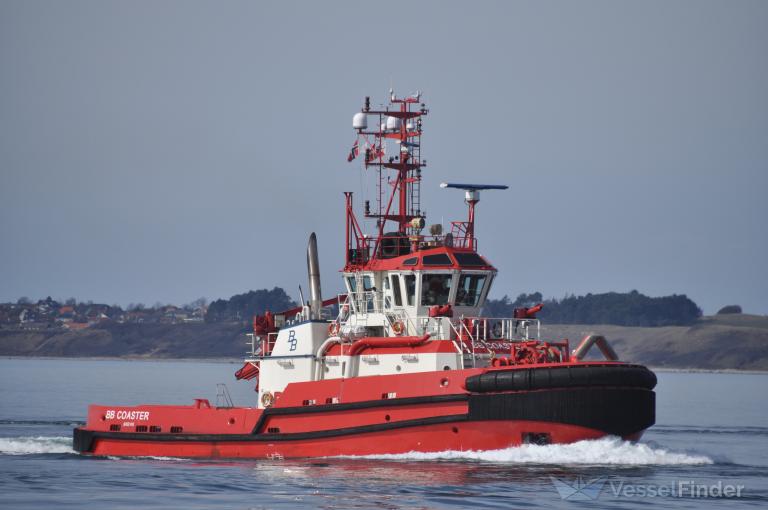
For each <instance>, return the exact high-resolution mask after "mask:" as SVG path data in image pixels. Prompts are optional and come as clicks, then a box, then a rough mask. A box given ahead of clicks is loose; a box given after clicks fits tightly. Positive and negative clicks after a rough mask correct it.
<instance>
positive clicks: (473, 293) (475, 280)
mask: <svg viewBox="0 0 768 510" xmlns="http://www.w3.org/2000/svg"><path fill="white" fill-rule="evenodd" d="M487 279H488V275H484V274H462V275H461V278H459V289H458V290H457V291H456V306H477V304H478V302H479V301H480V296H481V295H482V293H483V287H484V286H485V282H486V280H487Z"/></svg>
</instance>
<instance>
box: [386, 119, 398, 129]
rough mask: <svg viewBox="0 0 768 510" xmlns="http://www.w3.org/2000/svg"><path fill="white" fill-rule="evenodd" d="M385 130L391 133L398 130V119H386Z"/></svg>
mask: <svg viewBox="0 0 768 510" xmlns="http://www.w3.org/2000/svg"><path fill="white" fill-rule="evenodd" d="M387 129H388V130H392V131H395V130H397V129H400V119H398V118H397V117H387Z"/></svg>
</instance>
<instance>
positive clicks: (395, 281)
mask: <svg viewBox="0 0 768 510" xmlns="http://www.w3.org/2000/svg"><path fill="white" fill-rule="evenodd" d="M392 294H393V295H394V297H395V306H403V295H402V293H401V291H400V277H399V276H398V275H396V274H393V275H392Z"/></svg>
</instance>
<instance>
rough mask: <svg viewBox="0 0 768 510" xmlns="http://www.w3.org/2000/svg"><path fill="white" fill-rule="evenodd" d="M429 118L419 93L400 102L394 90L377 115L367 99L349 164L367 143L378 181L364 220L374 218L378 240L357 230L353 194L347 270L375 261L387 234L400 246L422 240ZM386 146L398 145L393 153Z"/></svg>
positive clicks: (366, 160) (355, 122) (366, 153)
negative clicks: (425, 140) (373, 202)
mask: <svg viewBox="0 0 768 510" xmlns="http://www.w3.org/2000/svg"><path fill="white" fill-rule="evenodd" d="M428 113H429V110H428V109H427V107H426V105H425V104H424V103H422V102H421V93H420V92H417V93H416V94H413V95H411V96H408V97H403V98H398V97H397V96H395V94H394V92H393V91H392V90H391V89H390V91H389V103H388V105H386V106H384V107H383V108H382V109H378V110H377V109H371V101H370V97H366V98H365V103H364V106H363V108H362V109H361V111H360V112H359V113H357V114H356V115H355V116H354V119H353V127H354V128H355V130H356V131H357V134H358V141H357V142H356V143H355V146H353V154H351V155H350V160H351V159H354V157H355V156H356V152H354V151H356V150H357V147H358V145H357V144H358V143H359V141H360V140H361V138H362V139H363V140H364V142H365V148H364V164H365V167H366V168H375V169H376V172H377V178H378V184H377V193H376V207H375V209H374V210H371V208H370V204H369V203H368V202H367V201H366V203H365V217H366V218H374V219H376V227H377V235H376V239H375V240H373V243H371V242H370V241H371V240H370V239H369V238H366V237H365V236H364V235H363V234H362V232H361V231H359V226H358V225H357V220H356V219H355V218H354V213H353V211H352V207H351V206H352V204H351V196H352V195H351V193H348V194H345V195H346V197H347V198H346V202H347V204H346V213H347V232H348V235H347V265H349V264H350V263H351V264H356V263H365V262H367V260H368V258H369V257H373V258H377V257H378V255H379V249H380V247H381V244H382V241H384V239H385V238H386V237H390V238H391V237H392V236H391V235H390V236H387V233H388V232H389V233H390V234H391V233H396V234H397V237H398V240H397V242H398V243H399V242H401V241H402V239H407V238H408V237H409V236H413V235H418V234H419V232H420V231H421V229H422V228H423V227H424V224H425V214H424V212H423V211H422V210H421V170H422V168H424V167H426V165H427V162H426V160H423V159H422V158H421V135H422V117H423V116H425V115H427V114H428ZM369 120H371V121H376V123H375V125H374V126H372V128H371V129H369V128H368V122H369ZM388 142H394V148H392V147H391V145H392V144H391V143H388ZM393 149H394V150H393ZM389 223H394V224H395V225H396V229H395V228H393V229H389V228H387V227H388V224H389ZM393 227H394V225H393ZM350 230H351V235H350V234H349V232H350ZM371 248H373V250H372V253H370V249H371ZM361 255H362V256H361ZM363 259H364V260H363Z"/></svg>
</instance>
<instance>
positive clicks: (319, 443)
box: [92, 421, 642, 459]
mask: <svg viewBox="0 0 768 510" xmlns="http://www.w3.org/2000/svg"><path fill="white" fill-rule="evenodd" d="M529 430H540V431H548V433H549V434H550V435H551V443H553V444H554V443H573V442H575V441H580V440H584V439H597V438H600V437H603V436H605V435H606V434H605V432H602V431H599V430H592V429H587V428H583V427H577V426H571V425H560V424H556V423H545V422H513V423H506V422H502V423H497V422H487V421H486V422H457V423H456V424H454V425H451V424H450V423H448V424H440V425H428V426H423V427H413V428H409V429H406V430H402V429H400V430H397V429H395V430H391V431H382V432H372V433H366V434H361V435H359V436H356V437H340V438H329V439H321V440H303V441H302V440H299V441H290V442H280V443H261V444H254V443H253V442H238V441H227V440H221V441H212V442H201V443H176V442H153V441H125V440H119V439H101V440H98V442H97V444H96V445H95V447H94V449H93V452H92V454H93V455H103V456H107V455H111V456H125V457H183V458H244V459H245V458H247V459H258V458H290V457H333V456H364V455H383V454H400V453H407V452H440V451H448V450H451V451H470V450H472V451H482V450H499V449H504V448H509V447H513V446H519V445H520V444H521V443H522V440H521V437H522V434H523V433H525V431H529ZM641 435H642V433H638V434H633V435H632V436H627V437H625V438H624V439H629V440H635V439H639V437H640V436H641Z"/></svg>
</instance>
